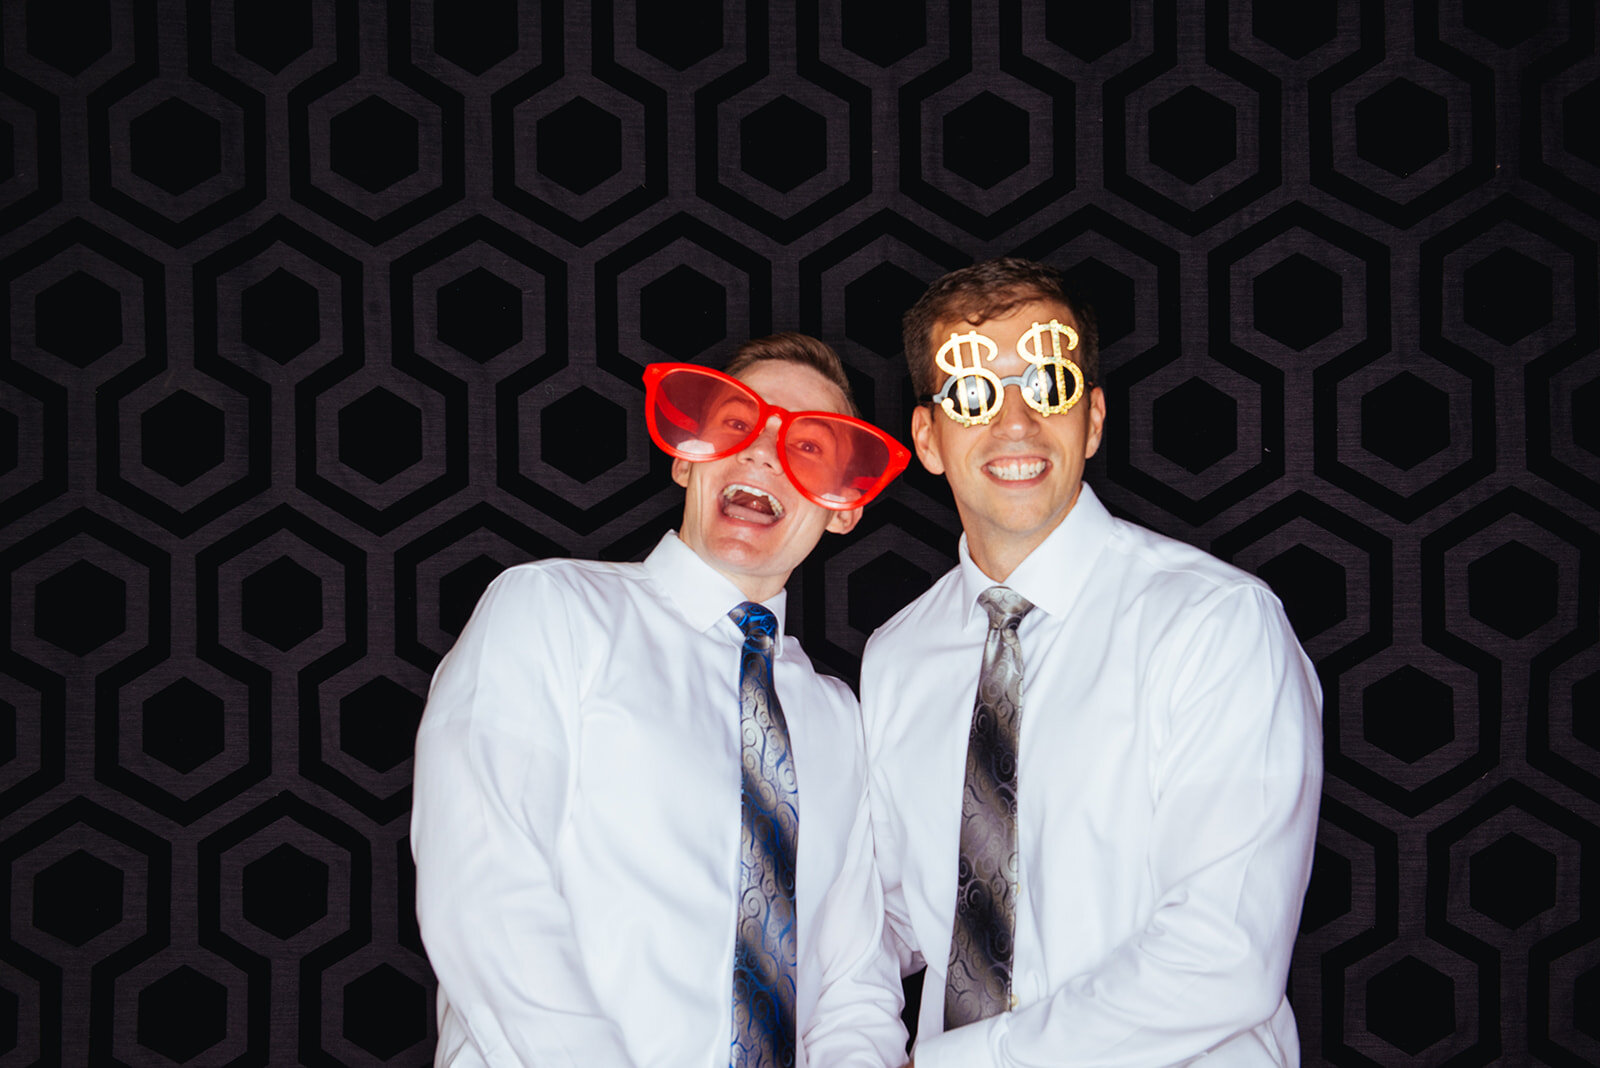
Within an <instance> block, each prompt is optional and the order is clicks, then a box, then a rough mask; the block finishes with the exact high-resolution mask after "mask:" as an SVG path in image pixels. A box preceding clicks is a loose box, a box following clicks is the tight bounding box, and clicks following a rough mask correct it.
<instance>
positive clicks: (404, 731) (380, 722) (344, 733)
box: [339, 678, 422, 771]
mask: <svg viewBox="0 0 1600 1068" xmlns="http://www.w3.org/2000/svg"><path fill="white" fill-rule="evenodd" d="M420 722H422V698H420V697H418V696H417V695H416V694H414V693H412V692H411V691H410V690H408V689H406V688H405V687H404V686H401V685H400V684H399V683H397V682H395V681H394V680H393V679H389V678H377V679H373V680H372V681H371V682H368V683H366V684H364V685H362V686H361V687H359V688H358V689H356V690H355V691H353V692H352V693H349V694H346V695H345V697H344V698H343V700H341V701H340V702H339V748H340V749H343V750H344V751H345V752H346V753H349V754H350V755H351V756H353V757H355V758H356V759H357V760H359V761H361V763H363V764H365V765H366V766H367V767H369V768H371V769H373V770H374V771H389V770H390V769H392V768H394V767H395V766H397V765H398V764H399V763H400V762H401V761H403V760H409V759H410V757H411V752H412V750H413V749H414V748H415V747H416V739H417V724H418V723H420Z"/></svg>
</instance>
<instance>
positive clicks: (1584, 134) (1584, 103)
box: [1561, 79, 1600, 167]
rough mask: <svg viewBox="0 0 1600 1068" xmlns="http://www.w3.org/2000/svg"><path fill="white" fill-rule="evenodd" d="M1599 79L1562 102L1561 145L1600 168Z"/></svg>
mask: <svg viewBox="0 0 1600 1068" xmlns="http://www.w3.org/2000/svg"><path fill="white" fill-rule="evenodd" d="M1597 114H1600V79H1596V80H1595V81H1592V82H1590V83H1589V84H1588V85H1586V86H1584V87H1583V88H1582V89H1579V90H1577V91H1576V92H1574V93H1572V94H1571V95H1569V96H1568V97H1567V99H1566V100H1564V101H1562V103H1561V145H1562V147H1563V148H1565V149H1566V150H1567V151H1568V152H1571V153H1572V154H1573V155H1574V156H1577V157H1578V158H1579V159H1581V160H1583V161H1584V162H1586V163H1590V164H1593V165H1594V166H1596V167H1600V129H1596V125H1597V124H1596V123H1595V121H1594V117H1595V115H1597Z"/></svg>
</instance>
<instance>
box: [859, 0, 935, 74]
mask: <svg viewBox="0 0 1600 1068" xmlns="http://www.w3.org/2000/svg"><path fill="white" fill-rule="evenodd" d="M839 18H840V24H841V25H840V41H841V43H843V45H844V46H845V48H846V49H848V50H849V51H851V52H854V53H855V54H856V55H858V56H860V57H861V58H862V59H865V60H867V61H868V62H871V63H876V64H877V65H878V66H880V67H889V66H893V65H894V64H895V63H898V62H899V61H900V60H902V59H904V58H906V57H907V56H909V55H910V54H911V53H913V52H915V51H916V50H917V49H919V48H921V47H922V46H923V45H925V44H927V43H928V8H927V5H926V4H925V3H924V2H923V0H880V2H878V3H872V4H845V5H844V6H843V8H842V10H841V11H840V13H839Z"/></svg>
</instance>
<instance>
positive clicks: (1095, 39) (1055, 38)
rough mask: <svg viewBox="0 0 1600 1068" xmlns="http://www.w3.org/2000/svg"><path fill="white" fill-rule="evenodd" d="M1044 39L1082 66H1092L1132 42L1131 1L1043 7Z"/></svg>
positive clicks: (1105, 1)
mask: <svg viewBox="0 0 1600 1068" xmlns="http://www.w3.org/2000/svg"><path fill="white" fill-rule="evenodd" d="M1044 36H1045V39H1046V40H1048V41H1050V42H1052V43H1054V44H1057V45H1060V46H1061V47H1062V48H1065V49H1066V50H1067V51H1068V52H1071V53H1072V54H1073V55H1075V56H1077V57H1078V58H1079V59H1081V60H1083V61H1084V62H1085V63H1093V62H1094V61H1095V60H1097V59H1099V58H1100V57H1101V56H1103V55H1105V54H1106V53H1108V52H1110V51H1111V50H1112V49H1114V48H1118V47H1120V46H1122V45H1125V44H1127V43H1128V42H1129V41H1131V40H1132V39H1133V4H1132V2H1131V0H1101V2H1099V3H1093V4H1046V5H1045V8H1044Z"/></svg>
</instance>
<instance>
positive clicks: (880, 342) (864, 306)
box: [844, 263, 927, 356]
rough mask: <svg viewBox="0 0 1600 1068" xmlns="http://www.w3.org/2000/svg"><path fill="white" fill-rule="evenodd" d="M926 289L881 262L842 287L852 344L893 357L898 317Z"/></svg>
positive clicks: (906, 273) (897, 342)
mask: <svg viewBox="0 0 1600 1068" xmlns="http://www.w3.org/2000/svg"><path fill="white" fill-rule="evenodd" d="M926 288H927V287H926V286H925V285H924V284H923V282H922V280H921V279H919V278H917V277H916V276H915V275H913V274H911V273H910V272H909V271H907V270H905V269H904V268H903V267H899V266H897V265H895V264H893V263H880V264H877V265H875V266H873V267H872V269H871V270H869V271H867V272H866V273H865V274H863V275H861V276H860V277H859V278H856V279H855V280H853V281H851V282H850V283H848V284H847V285H846V286H845V287H844V332H845V336H846V337H848V338H849V339H850V340H851V341H854V342H856V343H857V344H859V345H862V346H864V347H866V348H869V349H871V350H872V351H873V352H876V353H877V354H878V355H879V356H893V355H895V354H896V353H898V352H899V351H900V348H901V339H900V316H901V315H902V314H904V313H905V310H906V309H907V308H909V307H911V305H913V304H915V303H916V302H917V298H918V297H920V296H921V295H922V291H923V290H924V289H926Z"/></svg>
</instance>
